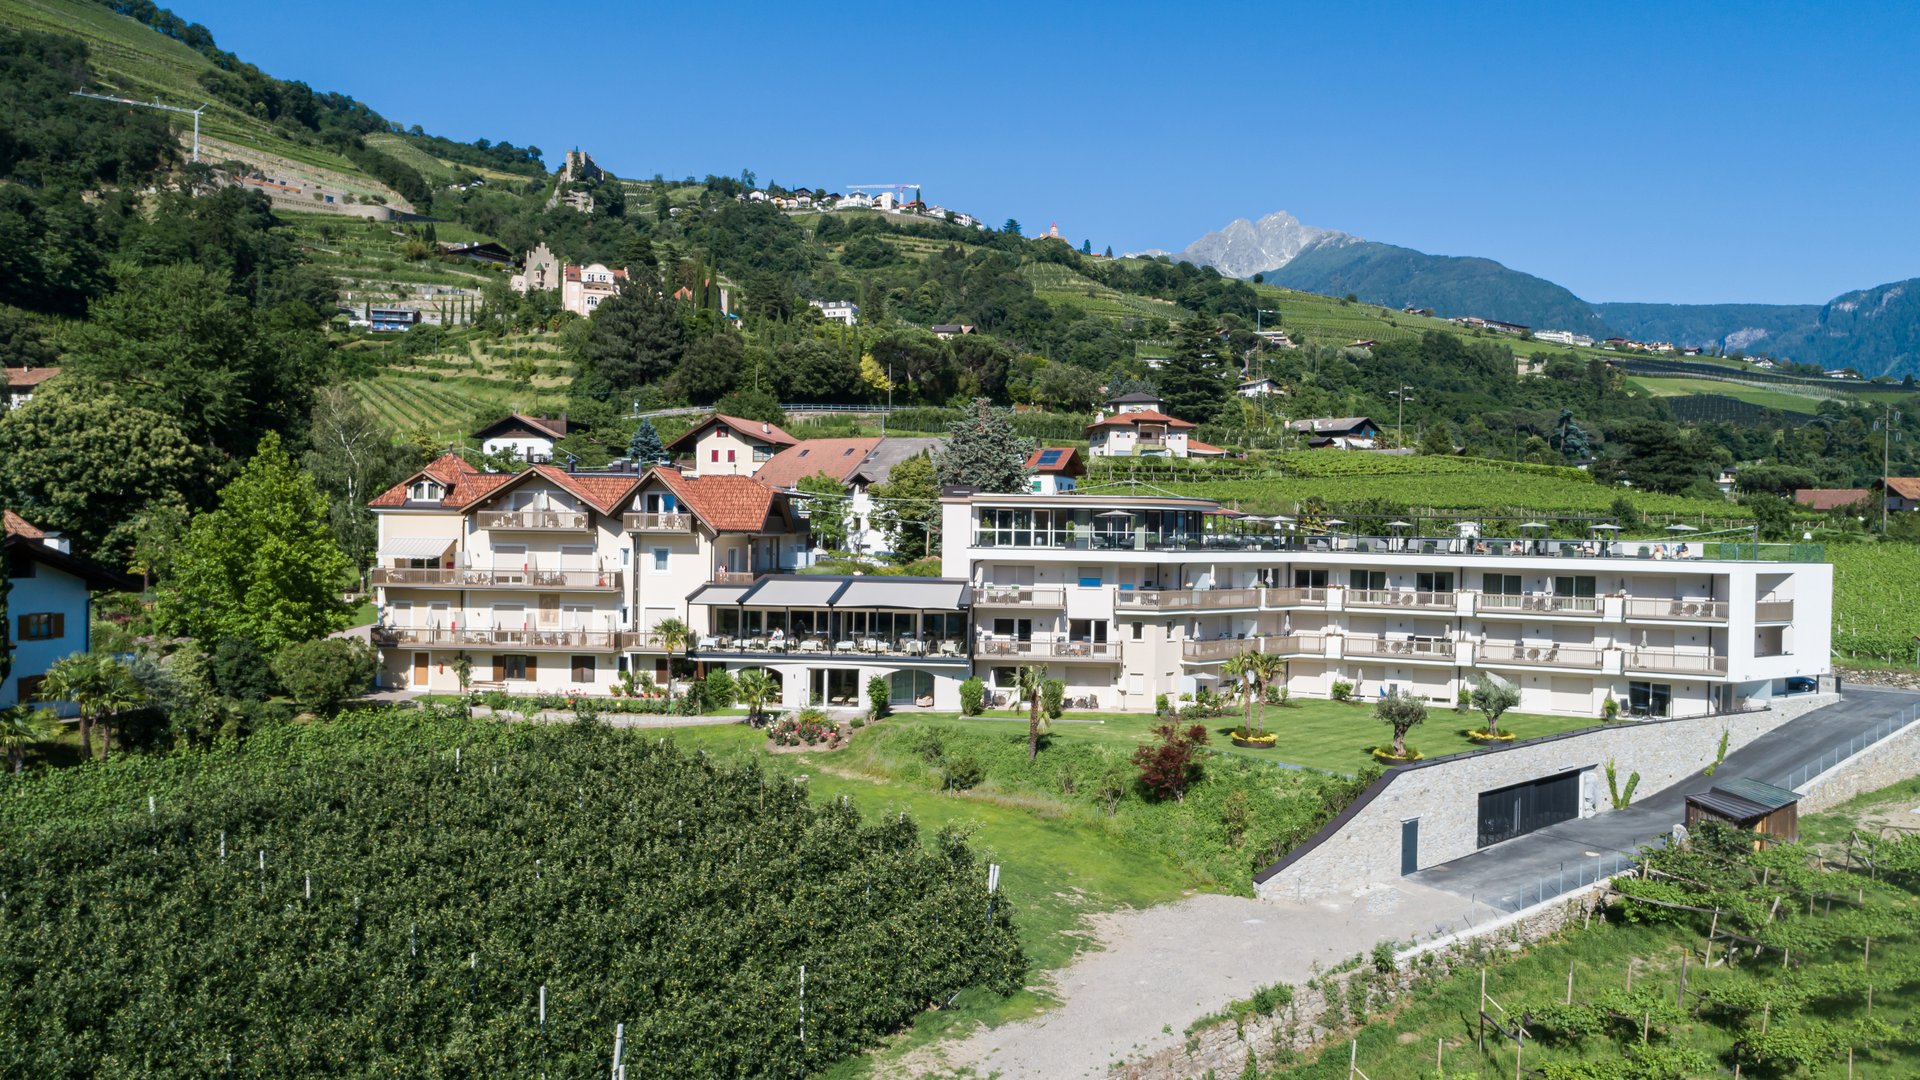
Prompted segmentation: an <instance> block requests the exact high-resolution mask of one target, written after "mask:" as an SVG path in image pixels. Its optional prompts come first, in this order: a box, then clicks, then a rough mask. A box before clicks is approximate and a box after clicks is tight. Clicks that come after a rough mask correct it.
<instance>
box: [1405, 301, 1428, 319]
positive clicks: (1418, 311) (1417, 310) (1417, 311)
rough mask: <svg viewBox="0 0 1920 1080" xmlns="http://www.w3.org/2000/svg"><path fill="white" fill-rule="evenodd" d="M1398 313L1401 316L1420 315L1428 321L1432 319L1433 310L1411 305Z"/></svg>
mask: <svg viewBox="0 0 1920 1080" xmlns="http://www.w3.org/2000/svg"><path fill="white" fill-rule="evenodd" d="M1400 312H1401V314H1403V315H1422V316H1425V317H1426V318H1429V319H1431V318H1433V309H1432V308H1430V307H1414V306H1413V305H1412V304H1408V305H1406V306H1405V307H1403V308H1401V309H1400Z"/></svg>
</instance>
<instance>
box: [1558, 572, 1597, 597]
mask: <svg viewBox="0 0 1920 1080" xmlns="http://www.w3.org/2000/svg"><path fill="white" fill-rule="evenodd" d="M1553 595H1555V596H1587V597H1590V596H1592V595H1593V578H1592V577H1589V576H1585V575H1582V576H1580V577H1571V576H1565V577H1556V578H1554V579H1553Z"/></svg>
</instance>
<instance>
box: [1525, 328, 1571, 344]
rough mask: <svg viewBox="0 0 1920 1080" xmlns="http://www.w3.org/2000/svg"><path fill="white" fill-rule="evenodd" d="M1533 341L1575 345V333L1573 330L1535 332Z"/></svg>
mask: <svg viewBox="0 0 1920 1080" xmlns="http://www.w3.org/2000/svg"><path fill="white" fill-rule="evenodd" d="M1533 340H1535V341H1547V342H1551V343H1553V344H1555V345H1571V344H1573V331H1571V330H1535V331H1534V332H1533Z"/></svg>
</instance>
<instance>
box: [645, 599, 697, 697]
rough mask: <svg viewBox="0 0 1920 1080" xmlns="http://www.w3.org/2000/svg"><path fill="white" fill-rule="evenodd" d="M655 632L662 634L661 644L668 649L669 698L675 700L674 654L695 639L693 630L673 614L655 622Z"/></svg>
mask: <svg viewBox="0 0 1920 1080" xmlns="http://www.w3.org/2000/svg"><path fill="white" fill-rule="evenodd" d="M653 632H654V633H655V634H658V635H659V636H660V644H661V645H662V646H664V647H665V648H666V650H667V700H668V701H669V702H671V701H672V700H673V654H674V652H675V651H676V650H684V649H685V648H686V647H687V646H688V645H689V644H691V643H692V641H693V631H692V630H690V629H688V628H687V624H686V623H684V622H681V621H680V620H679V619H676V618H673V617H671V616H669V617H667V618H665V619H661V620H660V621H659V622H657V623H654V624H653Z"/></svg>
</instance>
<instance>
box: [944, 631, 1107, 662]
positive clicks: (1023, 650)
mask: <svg viewBox="0 0 1920 1080" xmlns="http://www.w3.org/2000/svg"><path fill="white" fill-rule="evenodd" d="M973 654H974V655H975V656H977V657H979V658H981V659H983V660H994V659H1003V658H1004V659H1022V660H1025V659H1033V660H1097V661H1104V662H1107V663H1112V662H1115V661H1118V660H1119V659H1120V643H1119V642H1117V641H1014V640H1010V639H1008V638H992V637H990V638H981V639H980V642H979V644H977V645H975V646H974V650H973Z"/></svg>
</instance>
